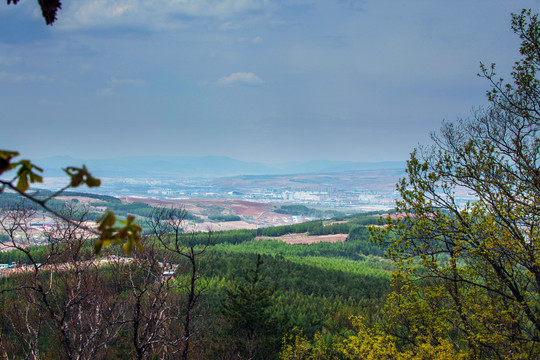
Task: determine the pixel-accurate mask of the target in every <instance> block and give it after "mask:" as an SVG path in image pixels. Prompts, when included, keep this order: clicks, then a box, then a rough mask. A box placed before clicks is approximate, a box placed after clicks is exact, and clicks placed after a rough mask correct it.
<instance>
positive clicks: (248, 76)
mask: <svg viewBox="0 0 540 360" xmlns="http://www.w3.org/2000/svg"><path fill="white" fill-rule="evenodd" d="M262 84H264V81H263V79H261V78H260V77H258V76H257V75H255V74H254V73H252V72H237V73H233V74H231V75H229V76H225V77H222V78H221V79H219V80H218V81H216V83H215V85H216V86H228V85H262Z"/></svg>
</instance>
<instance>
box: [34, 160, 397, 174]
mask: <svg viewBox="0 0 540 360" xmlns="http://www.w3.org/2000/svg"><path fill="white" fill-rule="evenodd" d="M35 163H36V165H38V166H40V167H43V168H44V170H45V174H44V175H45V176H48V177H55V176H63V175H64V173H63V172H62V170H61V169H62V168H65V167H67V166H81V165H83V164H85V165H86V166H87V167H88V169H90V170H91V172H92V174H94V175H95V176H100V177H111V178H116V177H124V178H149V177H152V178H173V177H174V178H217V177H223V176H236V175H283V174H314V173H318V174H324V173H337V172H344V171H364V170H403V169H404V168H405V162H403V161H388V162H373V163H370V162H353V161H328V160H320V161H307V162H285V163H280V164H263V163H260V162H247V161H241V160H236V159H231V158H229V157H225V156H203V157H193V156H133V157H118V158H111V159H76V158H72V157H69V156H56V157H49V158H44V159H41V160H36V161H35Z"/></svg>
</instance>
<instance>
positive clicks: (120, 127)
mask: <svg viewBox="0 0 540 360" xmlns="http://www.w3.org/2000/svg"><path fill="white" fill-rule="evenodd" d="M538 5H540V2H539V1H538V0H516V1H512V2H509V1H492V0H480V1H475V2H470V1H454V2H446V1H428V0H421V1H420V0H418V1H409V2H402V1H397V0H393V1H385V2H381V1H373V0H366V1H355V0H341V1H335V2H320V1H313V0H302V1H296V0H295V1H279V2H278V1H273V0H265V1H260V0H259V1H257V0H231V1H221V0H186V1H182V2H162V1H144V2H143V1H139V0H135V1H133V0H131V1H128V0H116V1H111V0H90V1H82V0H74V1H69V2H65V3H64V4H63V9H62V10H61V11H60V12H59V13H58V21H57V22H56V23H55V24H54V25H53V26H52V27H51V26H46V25H45V23H44V21H43V19H42V17H41V14H40V11H39V9H38V4H37V2H36V1H35V0H27V1H21V2H20V3H19V4H17V5H15V6H14V5H6V4H3V5H0V93H1V94H2V104H3V106H2V107H1V110H0V111H1V115H2V116H1V119H2V120H1V121H2V132H1V133H0V142H1V144H2V145H1V148H5V149H9V150H17V151H19V152H20V153H21V156H22V157H24V158H32V159H34V158H36V159H38V158H39V159H42V158H46V157H50V156H64V155H68V156H72V157H74V158H83V159H102V158H117V157H125V156H143V155H150V156H197V157H200V156H212V155H215V156H227V157H230V158H232V159H238V160H241V161H251V162H252V161H256V162H262V163H265V164H275V163H283V162H288V161H312V160H331V161H354V162H381V161H404V160H406V159H407V158H408V157H409V153H410V152H411V151H412V150H413V148H414V147H415V146H417V144H419V143H424V144H425V143H428V142H429V133H430V132H431V131H436V130H437V129H438V128H439V127H440V125H441V122H442V121H443V119H446V120H450V121H452V120H455V119H457V118H459V117H467V116H469V114H470V112H471V109H472V108H473V107H475V106H482V105H485V104H486V103H487V100H486V97H485V92H486V90H488V89H489V83H488V82H487V81H486V80H485V79H481V78H479V77H477V76H476V75H477V73H478V72H479V63H480V61H482V62H484V63H486V64H490V63H492V62H495V63H496V64H497V70H498V72H499V74H500V75H501V76H502V77H504V78H508V73H509V72H510V71H511V66H512V65H513V63H514V61H516V60H517V59H518V56H519V52H518V49H519V38H518V37H517V36H515V35H514V34H513V33H512V30H511V29H510V22H511V16H510V14H511V13H512V12H520V11H521V9H522V8H532V9H533V11H535V10H536V9H538Z"/></svg>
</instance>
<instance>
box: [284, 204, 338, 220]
mask: <svg viewBox="0 0 540 360" xmlns="http://www.w3.org/2000/svg"><path fill="white" fill-rule="evenodd" d="M274 212H276V213H278V214H287V215H300V216H311V217H316V218H321V219H323V218H330V217H336V216H343V215H344V214H343V212H341V211H337V210H318V209H314V208H309V207H307V206H305V205H282V206H281V207H280V208H279V209H276V210H274Z"/></svg>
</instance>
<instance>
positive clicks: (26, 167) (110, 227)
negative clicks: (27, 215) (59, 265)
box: [0, 150, 142, 255]
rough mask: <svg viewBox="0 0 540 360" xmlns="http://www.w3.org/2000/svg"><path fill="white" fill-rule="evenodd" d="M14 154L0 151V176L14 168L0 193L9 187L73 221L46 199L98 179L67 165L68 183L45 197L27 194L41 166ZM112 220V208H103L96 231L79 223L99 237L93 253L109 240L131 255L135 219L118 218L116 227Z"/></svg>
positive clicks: (136, 238) (0, 183)
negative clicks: (16, 158) (13, 160)
mask: <svg viewBox="0 0 540 360" xmlns="http://www.w3.org/2000/svg"><path fill="white" fill-rule="evenodd" d="M18 155H19V153H18V152H17V151H9V150H0V175H2V174H4V173H7V172H9V171H15V176H14V177H13V178H12V179H11V180H2V179H0V193H1V192H2V191H3V190H4V189H5V188H8V189H11V190H13V191H15V192H17V193H19V194H20V195H21V196H23V197H24V198H26V199H27V200H30V201H32V202H34V203H36V204H38V205H40V206H41V207H42V208H43V209H44V210H46V211H48V212H50V213H51V214H53V215H55V216H56V217H58V218H60V219H62V220H64V221H67V222H73V220H71V219H69V218H67V217H65V216H63V215H62V214H61V213H59V212H58V211H57V210H55V209H53V208H51V207H49V206H48V204H47V202H48V201H49V200H51V199H52V198H54V197H56V196H58V195H60V194H61V193H62V192H64V191H65V190H67V189H68V188H70V187H71V188H74V187H78V186H81V185H86V186H88V187H90V188H92V187H98V186H100V185H101V180H100V179H98V178H95V177H94V176H92V174H91V173H90V172H89V171H88V169H87V168H86V166H85V165H83V166H82V167H74V166H69V167H67V168H65V169H63V170H64V172H65V173H66V174H67V175H68V176H69V177H70V183H69V185H67V186H65V187H63V188H62V189H60V190H58V191H57V192H55V193H54V194H53V195H51V196H49V197H47V198H45V199H43V198H39V197H38V193H34V194H29V193H27V191H28V189H29V188H30V184H34V183H42V182H43V177H42V176H41V174H40V173H42V172H43V169H42V168H40V167H38V166H36V165H34V164H33V163H32V162H30V160H19V161H17V162H12V159H13V158H15V157H17V156H18ZM116 223H117V220H116V217H115V215H114V213H113V212H112V211H107V212H105V214H104V215H103V216H102V217H101V219H100V220H99V221H98V228H97V230H96V229H93V228H88V227H84V226H82V227H83V228H85V229H86V230H87V231H89V232H91V233H93V234H95V235H96V236H99V239H98V240H97V241H96V243H95V244H94V250H95V252H96V254H99V252H100V251H101V249H102V248H103V246H109V245H110V244H111V243H113V242H116V243H119V244H123V248H124V252H125V253H126V254H128V255H129V254H131V252H132V251H133V248H134V247H136V248H137V249H139V250H141V249H142V245H141V235H140V234H141V231H142V229H141V227H140V226H139V225H138V224H137V223H136V222H135V217H134V216H132V215H129V216H128V217H127V219H126V220H124V221H122V220H119V221H118V223H119V224H120V226H116Z"/></svg>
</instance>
